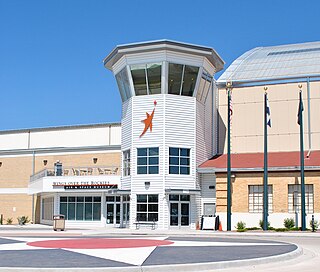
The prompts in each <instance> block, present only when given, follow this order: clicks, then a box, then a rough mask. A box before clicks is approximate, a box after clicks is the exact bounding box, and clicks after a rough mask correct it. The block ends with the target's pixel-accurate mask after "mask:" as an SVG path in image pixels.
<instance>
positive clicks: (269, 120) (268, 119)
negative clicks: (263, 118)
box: [266, 96, 271, 127]
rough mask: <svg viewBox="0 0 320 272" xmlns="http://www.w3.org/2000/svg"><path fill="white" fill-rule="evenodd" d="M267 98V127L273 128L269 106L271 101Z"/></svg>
mask: <svg viewBox="0 0 320 272" xmlns="http://www.w3.org/2000/svg"><path fill="white" fill-rule="evenodd" d="M266 98H267V103H266V104H267V105H266V114H267V125H268V126H269V127H271V114H270V105H269V100H268V97H267V96H266Z"/></svg>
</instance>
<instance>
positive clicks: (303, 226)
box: [298, 84, 306, 231]
mask: <svg viewBox="0 0 320 272" xmlns="http://www.w3.org/2000/svg"><path fill="white" fill-rule="evenodd" d="M298 87H299V89H300V92H299V112H298V123H299V125H300V170H301V173H300V175H301V230H302V231H303V230H306V206H305V203H306V201H305V196H306V195H305V186H304V147H303V116H302V111H303V102H302V90H301V88H302V85H301V84H299V85H298Z"/></svg>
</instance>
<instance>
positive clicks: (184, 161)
mask: <svg viewBox="0 0 320 272" xmlns="http://www.w3.org/2000/svg"><path fill="white" fill-rule="evenodd" d="M104 65H105V67H106V68H108V69H110V70H112V72H113V73H114V75H115V78H116V80H117V83H118V87H119V92H120V95H121V99H122V122H121V123H122V134H121V135H122V136H121V137H122V139H121V150H122V174H121V189H122V190H130V191H131V194H130V226H131V227H133V226H134V223H138V222H139V223H141V224H142V223H144V224H148V223H150V224H151V223H153V222H155V225H156V227H158V228H162V229H167V228H171V227H190V228H195V227H196V224H197V223H198V222H199V218H200V215H201V214H202V213H203V203H204V202H203V201H204V199H207V203H211V204H214V203H215V193H214V190H213V189H212V188H214V187H211V188H210V189H209V188H204V187H203V186H204V185H203V184H205V181H203V182H204V183H202V181H201V179H200V177H199V176H198V174H197V166H198V165H199V164H200V163H202V162H203V161H205V160H207V159H209V158H211V157H212V156H213V155H214V154H215V153H216V127H217V126H216V120H217V116H216V103H217V101H216V94H215V92H216V90H215V84H214V79H213V75H214V74H215V73H216V72H218V71H220V70H221V69H222V68H223V65H224V62H223V60H222V59H221V58H220V56H219V55H218V54H217V53H216V52H215V50H214V49H212V48H209V47H204V46H198V45H191V44H185V43H180V42H173V41H167V40H161V41H152V42H144V43H135V44H128V45H120V46H117V47H116V48H115V49H114V50H113V51H112V52H111V53H110V54H109V55H108V56H107V57H106V58H105V60H104Z"/></svg>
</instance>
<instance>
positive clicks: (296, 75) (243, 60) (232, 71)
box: [218, 42, 320, 85]
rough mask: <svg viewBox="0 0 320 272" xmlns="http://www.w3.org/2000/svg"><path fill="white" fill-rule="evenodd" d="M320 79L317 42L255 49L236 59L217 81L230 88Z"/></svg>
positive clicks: (318, 44) (319, 57)
mask: <svg viewBox="0 0 320 272" xmlns="http://www.w3.org/2000/svg"><path fill="white" fill-rule="evenodd" d="M307 77H310V78H312V77H320V42H309V43H302V44H289V45H280V46H270V47H257V48H254V49H252V50H250V51H248V52H246V53H244V54H243V55H242V56H240V57H239V58H237V59H236V60H235V61H234V62H233V63H232V64H231V65H230V66H229V67H228V69H227V70H226V71H225V72H224V73H223V74H222V75H221V76H220V78H219V79H218V84H219V83H220V84H224V83H226V82H228V81H231V82H232V84H233V85H241V84H246V83H247V84H250V83H251V84H252V83H256V82H265V81H279V80H280V81H281V80H294V79H302V78H307Z"/></svg>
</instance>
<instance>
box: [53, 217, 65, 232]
mask: <svg viewBox="0 0 320 272" xmlns="http://www.w3.org/2000/svg"><path fill="white" fill-rule="evenodd" d="M64 229H65V219H64V215H63V214H56V215H54V216H53V230H54V231H57V230H62V231H64Z"/></svg>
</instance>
